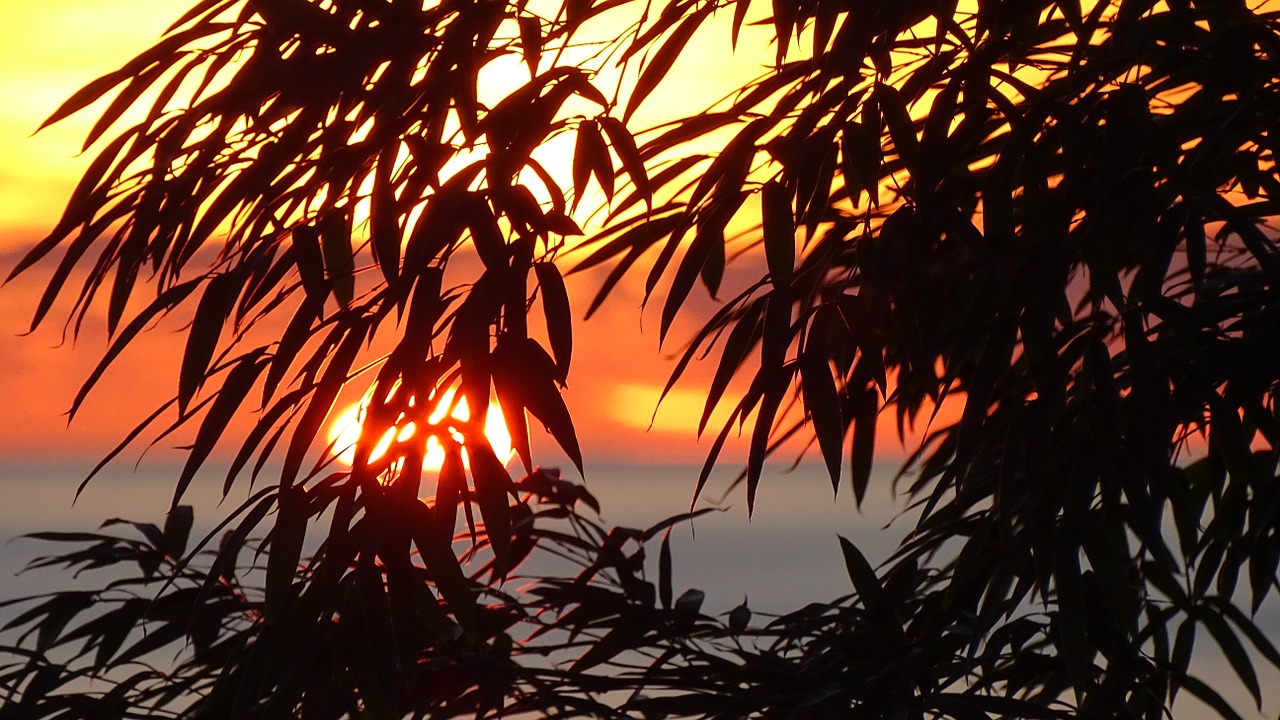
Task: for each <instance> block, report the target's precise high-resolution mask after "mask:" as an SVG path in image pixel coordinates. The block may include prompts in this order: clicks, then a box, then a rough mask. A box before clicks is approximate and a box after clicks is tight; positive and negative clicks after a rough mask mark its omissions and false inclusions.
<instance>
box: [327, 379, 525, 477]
mask: <svg viewBox="0 0 1280 720" xmlns="http://www.w3.org/2000/svg"><path fill="white" fill-rule="evenodd" d="M393 392H394V391H393ZM368 400H369V399H368V398H367V397H366V398H365V399H364V400H361V401H360V402H358V403H355V404H353V405H351V406H350V407H348V408H347V409H346V410H344V411H342V413H340V414H339V415H338V417H337V419H336V420H335V421H334V422H333V425H331V426H330V428H329V442H331V443H333V448H334V450H335V451H336V452H337V453H338V459H339V460H341V461H342V462H343V463H345V464H346V465H351V464H352V463H353V462H355V454H356V442H357V441H358V440H359V439H360V435H361V433H362V432H375V430H373V429H372V428H365V427H364V420H365V415H366V409H367V407H368ZM409 404H410V405H412V404H413V400H412V399H411V400H410V401H409ZM446 416H447V417H448V418H452V419H454V420H457V421H458V423H459V425H461V424H462V423H466V422H469V421H470V420H471V408H470V407H468V406H467V399H466V398H458V399H457V401H456V402H455V400H454V389H453V388H449V389H448V390H445V391H444V392H442V393H440V397H439V399H438V401H437V402H436V406H435V408H434V409H433V410H432V411H431V414H430V415H428V416H427V422H429V423H431V424H432V425H440V424H444V425H445V427H446V428H447V430H448V432H449V433H450V434H451V435H452V436H453V439H454V440H456V441H457V442H459V443H461V442H463V432H462V428H460V427H457V426H454V425H451V424H447V423H444V421H445V420H446ZM417 431H418V428H417V426H416V424H415V423H414V422H413V421H412V420H409V421H406V419H405V418H404V416H403V415H401V416H400V418H398V419H397V421H396V423H395V424H394V425H392V426H391V427H389V428H386V429H385V430H383V432H382V435H381V436H380V437H379V438H378V442H377V444H375V445H374V448H373V451H372V452H371V453H370V455H369V460H370V461H371V462H372V461H376V460H379V459H381V458H382V457H384V456H385V455H386V454H387V452H388V451H389V450H391V445H392V443H393V442H400V443H404V442H408V441H409V440H410V439H411V438H413V437H414V435H416V434H417ZM484 435H485V437H486V438H488V440H489V446H490V447H492V448H493V453H494V454H495V455H497V456H498V458H499V459H502V460H507V459H509V458H510V457H511V455H512V452H513V451H512V445H511V434H510V433H509V432H508V431H507V425H506V421H505V420H503V417H502V410H501V409H500V408H499V407H498V405H497V403H494V402H490V403H489V411H488V413H487V414H486V415H485V420H484ZM444 455H445V453H444V446H443V445H442V444H441V443H440V439H439V437H437V436H436V435H434V434H433V435H428V436H427V441H426V453H425V455H424V457H423V460H422V467H423V468H424V469H426V470H439V469H440V467H441V466H442V465H443V464H444ZM462 462H463V464H464V465H465V464H468V461H467V451H466V450H463V451H462Z"/></svg>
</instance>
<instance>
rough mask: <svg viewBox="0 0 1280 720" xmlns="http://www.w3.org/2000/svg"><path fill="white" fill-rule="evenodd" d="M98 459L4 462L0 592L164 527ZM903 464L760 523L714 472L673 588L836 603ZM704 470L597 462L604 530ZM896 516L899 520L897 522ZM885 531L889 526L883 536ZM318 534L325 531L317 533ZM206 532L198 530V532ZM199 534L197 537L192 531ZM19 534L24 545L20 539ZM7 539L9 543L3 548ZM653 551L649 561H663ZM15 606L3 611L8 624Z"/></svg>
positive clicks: (1240, 696) (1228, 692) (766, 501)
mask: <svg viewBox="0 0 1280 720" xmlns="http://www.w3.org/2000/svg"><path fill="white" fill-rule="evenodd" d="M91 466H92V462H67V463H63V464H34V463H26V464H15V463H10V464H0V542H3V543H4V544H0V597H4V598H9V597H15V596H18V595H25V594H31V593H38V592H44V591H48V590H51V589H55V588H59V587H65V586H66V585H67V583H69V582H70V579H69V578H67V577H65V576H64V575H63V574H60V573H57V572H49V571H37V572H31V573H21V574H18V571H19V570H20V569H21V568H22V567H23V565H25V564H26V563H27V562H29V561H30V560H31V559H32V558H34V557H36V556H38V555H41V554H45V553H47V552H49V551H50V550H51V549H54V548H52V547H51V546H48V545H47V544H45V543H40V542H35V541H32V540H29V539H22V538H18V536H20V535H22V534H23V533H28V532H35V531H39V530H88V529H92V528H95V527H97V525H98V524H99V523H101V522H102V521H103V520H104V519H106V518H110V517H124V518H127V519H130V520H138V521H149V522H156V523H157V524H159V523H161V522H162V521H163V513H164V510H165V509H166V508H167V507H168V504H169V501H170V498H171V496H172V492H173V486H172V484H173V480H174V478H176V475H177V468H176V467H172V466H164V465H157V464H154V463H153V464H143V465H142V466H141V468H139V469H138V470H137V471H136V472H135V471H133V470H132V468H130V467H129V465H128V464H126V463H120V464H119V465H118V466H115V467H113V468H111V469H109V470H108V471H107V472H105V473H104V474H103V475H102V476H100V477H99V478H96V479H95V480H94V481H93V483H91V484H90V485H89V487H88V488H87V489H86V490H85V491H84V493H83V494H82V495H81V497H80V498H79V500H78V501H77V502H75V504H74V505H73V504H72V498H73V495H74V492H75V488H76V485H78V484H79V481H80V479H81V478H82V477H83V475H84V473H85V472H86V471H87V469H88V468H89V467H91ZM895 470H896V466H893V465H887V464H886V465H883V466H878V467H877V468H876V473H875V477H873V481H872V488H871V492H870V496H869V498H868V500H867V502H866V503H865V504H864V506H863V508H862V510H861V511H858V510H857V509H856V508H855V507H854V503H853V498H852V496H851V493H849V492H848V489H847V487H846V488H842V492H841V494H840V496H839V497H837V498H833V497H832V493H831V485H830V483H829V481H828V480H827V479H826V477H825V472H824V471H823V470H822V469H821V468H819V467H817V466H801V467H799V468H797V469H796V470H794V471H791V472H785V471H784V469H783V468H773V469H771V470H769V471H767V472H766V477H765V479H764V481H763V482H762V484H761V487H760V491H759V495H758V499H757V504H756V511H755V514H754V517H752V518H750V519H748V518H747V512H746V499H745V495H744V492H743V490H742V489H741V488H737V489H735V490H733V491H732V492H730V493H729V494H728V496H727V497H725V498H724V500H723V502H721V503H718V504H717V503H714V502H711V501H713V500H715V499H717V498H719V497H720V496H721V495H722V494H724V493H725V491H726V488H727V486H728V482H729V481H731V480H732V479H733V477H734V475H735V474H736V471H735V470H733V469H731V468H728V467H726V469H725V470H724V471H723V472H722V473H719V474H717V475H716V476H713V479H712V481H711V482H710V483H709V485H708V488H707V489H706V490H705V491H704V493H703V495H704V499H703V500H702V501H700V502H699V506H709V505H718V506H719V507H723V508H724V511H723V512H715V513H710V514H708V515H705V516H703V517H701V518H699V519H698V520H696V521H695V522H694V523H693V524H692V525H690V524H689V523H683V524H681V525H679V526H678V527H677V528H676V529H675V531H674V532H673V534H672V549H673V557H674V586H675V593H676V594H677V595H678V594H679V593H681V592H682V591H683V590H684V589H687V588H698V589H700V590H703V591H704V592H706V594H707V600H706V604H705V606H704V608H705V609H706V610H708V611H710V612H722V611H725V610H728V609H729V608H731V607H733V606H734V605H737V604H738V603H739V602H741V601H742V599H743V597H744V596H746V597H748V598H749V599H750V605H751V607H752V609H753V610H756V611H763V612H786V611H788V610H793V609H796V608H798V607H800V606H802V605H804V604H805V603H807V602H810V601H814V600H829V599H832V598H834V597H837V596H839V595H844V594H846V593H848V592H849V591H850V585H849V581H848V578H847V576H846V574H845V570H844V564H843V560H842V558H841V555H840V550H839V546H838V544H837V540H836V536H837V535H843V536H845V537H847V538H849V539H850V540H852V541H853V542H854V543H855V544H857V545H858V546H859V547H860V548H861V549H862V551H863V553H864V554H865V555H866V556H867V558H868V559H869V560H870V561H871V562H872V564H876V563H878V562H880V561H882V560H884V559H885V558H887V557H888V556H889V555H890V554H891V552H892V550H893V547H894V544H895V543H896V541H897V540H898V539H899V538H900V537H901V536H902V534H903V533H905V531H906V530H905V529H906V528H907V527H908V526H909V523H910V519H909V518H907V517H901V518H898V517H897V516H898V515H899V514H900V513H901V512H902V510H903V503H902V502H901V501H895V500H894V499H893V498H892V496H891V494H890V492H889V483H890V481H891V480H892V478H893V473H894V471H895ZM697 471H698V468H697V467H696V466H688V465H669V466H663V465H646V466H640V465H610V464H605V463H595V464H593V465H590V466H588V480H587V486H588V488H589V489H590V490H591V491H592V492H593V493H594V494H595V495H596V496H597V497H598V498H599V499H600V501H601V505H602V513H601V516H602V518H601V519H602V521H603V523H604V524H605V525H624V526H630V527H642V528H643V527H648V526H649V525H652V524H654V523H656V522H657V521H659V520H661V519H662V518H665V517H667V516H670V515H674V514H677V513H680V512H682V511H684V510H687V509H688V507H689V501H690V498H691V496H692V492H693V487H694V481H695V480H696V477H697ZM221 483H222V479H221V476H220V475H218V474H217V473H209V474H207V475H206V476H205V477H203V478H197V480H196V482H195V483H193V485H192V488H191V490H190V491H189V492H188V495H187V497H186V498H185V499H184V502H186V503H188V504H192V505H194V506H195V508H196V532H200V531H204V532H207V531H208V530H209V529H211V528H212V527H213V525H214V523H215V522H216V521H217V520H218V519H220V518H221V517H222V515H223V514H225V513H226V512H229V511H230V510H232V509H234V508H235V507H237V506H238V505H239V504H240V503H241V502H242V501H243V500H244V498H245V497H246V496H247V487H246V486H245V485H243V484H242V485H240V486H238V487H237V488H236V489H234V490H233V491H232V494H231V495H230V496H229V497H228V498H227V499H226V500H225V501H222V502H221V504H220V503H219V501H220V499H221V498H220V495H221ZM895 518H896V519H895ZM886 526H888V529H886ZM319 532H320V531H319V530H317V531H316V534H317V535H318V534H319ZM202 535H203V533H201V536H202ZM193 537H194V533H193ZM11 538H18V539H11ZM5 541H7V542H5ZM656 549H657V548H656V545H655V547H654V552H653V553H652V557H651V558H650V559H651V561H653V562H656V556H657V553H656ZM1277 605H1278V604H1277V603H1275V602H1272V603H1270V604H1269V605H1268V606H1267V607H1265V608H1264V609H1263V618H1262V621H1263V627H1264V630H1266V631H1267V632H1268V634H1269V635H1270V636H1271V637H1272V638H1273V640H1276V641H1280V608H1278V607H1277ZM9 617H12V610H10V609H0V624H2V622H3V621H4V620H6V619H7V618H9ZM1198 640H1199V641H1198V642H1197V645H1196V651H1197V663H1198V665H1199V667H1200V668H1201V669H1202V672H1203V674H1204V675H1205V676H1206V679H1208V680H1210V681H1211V683H1212V684H1213V685H1214V686H1215V687H1216V688H1218V689H1219V691H1220V692H1222V693H1223V694H1224V695H1225V696H1227V697H1228V698H1229V699H1230V700H1231V701H1232V703H1233V705H1235V706H1236V708H1237V709H1238V710H1240V711H1241V712H1242V714H1243V715H1244V717H1246V718H1250V719H1252V718H1261V717H1270V718H1275V717H1276V713H1277V711H1278V710H1280V702H1278V701H1280V690H1272V691H1271V692H1267V689H1268V688H1280V676H1278V675H1277V674H1276V673H1274V672H1270V673H1268V672H1263V673H1262V674H1261V677H1260V679H1261V681H1262V685H1263V688H1264V693H1267V694H1266V697H1265V699H1266V701H1267V704H1266V706H1264V707H1265V710H1266V712H1265V713H1264V714H1258V713H1257V712H1256V711H1255V710H1253V708H1252V703H1251V701H1250V700H1249V699H1248V697H1247V694H1246V693H1244V691H1243V690H1242V689H1240V688H1239V683H1238V681H1236V680H1235V679H1234V675H1233V674H1232V673H1231V670H1230V668H1229V667H1228V666H1227V665H1226V663H1225V662H1224V661H1223V660H1222V658H1221V656H1220V654H1219V653H1218V652H1217V648H1216V646H1214V645H1213V643H1212V642H1211V641H1210V640H1209V639H1208V637H1207V636H1206V637H1203V638H1199V639H1198ZM1182 698H1183V699H1180V700H1179V703H1178V705H1177V707H1176V710H1177V712H1176V713H1175V717H1176V718H1178V720H1182V719H1183V718H1190V719H1192V720H1195V719H1196V718H1199V717H1205V714H1204V712H1203V708H1201V707H1200V706H1199V704H1198V703H1197V702H1196V701H1195V700H1194V699H1190V698H1189V695H1187V694H1186V693H1183V695H1182Z"/></svg>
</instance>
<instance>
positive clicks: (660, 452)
mask: <svg viewBox="0 0 1280 720" xmlns="http://www.w3.org/2000/svg"><path fill="white" fill-rule="evenodd" d="M177 8H178V6H177V5H174V4H173V3H172V2H168V1H166V0H113V2H110V3H104V2H101V1H100V0H43V1H42V2H39V3H15V4H13V7H11V8H6V24H5V26H4V27H3V28H0V97H3V98H4V99H5V101H4V103H3V104H0V269H2V270H3V272H4V273H5V274H7V269H8V268H9V267H12V265H13V263H14V262H15V261H16V259H17V258H18V257H20V252H21V249H22V248H23V247H25V246H28V245H30V244H31V243H32V242H35V241H36V240H38V239H39V237H40V235H41V233H42V231H43V230H44V229H46V228H48V227H49V226H50V225H51V224H52V222H53V221H54V219H55V218H56V215H57V213H58V212H59V211H60V209H61V207H62V202H63V201H64V199H65V197H66V196H67V195H68V193H69V192H70V189H71V187H72V186H73V184H74V182H75V180H76V178H77V175H78V173H79V172H80V171H81V169H82V168H83V167H84V166H85V165H86V163H87V162H88V159H89V155H91V154H92V151H91V152H90V153H89V154H88V155H86V156H84V157H80V156H77V155H76V151H77V150H78V148H79V147H80V143H81V139H82V138H83V135H84V133H85V131H86V129H87V127H88V125H89V123H90V122H91V120H92V118H93V115H94V112H93V110H94V108H90V110H89V112H87V113H82V114H81V115H78V116H75V117H73V118H72V119H71V120H69V121H65V122H63V123H61V124H59V125H56V126H54V127H53V128H50V129H47V130H45V131H42V132H41V133H39V134H38V135H36V136H34V137H31V133H32V131H33V130H34V129H35V128H36V127H37V126H38V125H39V123H40V122H41V120H43V118H44V117H46V116H47V115H48V114H49V113H50V112H51V111H52V110H53V108H55V107H56V106H57V105H58V103H59V102H60V101H61V100H62V99H63V98H65V97H66V96H67V95H69V94H70V93H71V92H73V91H74V90H76V89H77V88H78V87H80V86H81V85H82V84H83V83H85V82H87V81H89V80H91V79H93V78H94V77H96V76H97V75H99V74H101V73H102V72H105V71H108V70H110V69H113V68H114V67H116V66H118V65H119V64H120V63H122V62H124V61H125V60H127V59H128V58H129V57H131V56H132V54H133V53H135V52H136V51H138V50H140V49H142V48H144V47H145V46H146V45H147V44H148V43H149V42H151V41H152V40H154V39H155V38H156V37H157V36H158V35H159V33H160V32H161V31H162V30H163V28H164V27H165V26H166V25H167V24H168V21H169V19H170V16H171V15H172V13H175V12H177ZM711 34H714V33H711ZM720 35H721V36H724V35H727V33H720ZM700 37H701V36H700ZM693 47H695V48H696V49H697V50H698V51H699V55H698V56H696V57H691V58H690V59H689V62H690V65H691V66H694V67H696V70H694V71H681V69H680V66H677V68H676V71H674V72H673V73H672V77H673V78H675V79H676V82H677V83H680V86H679V87H676V88H672V89H670V90H669V91H668V94H667V95H666V97H678V98H698V101H699V102H702V101H703V100H710V99H714V98H716V97H719V96H720V95H722V94H723V93H724V92H725V90H727V89H729V88H731V87H733V86H735V85H736V84H738V83H740V82H742V81H743V80H745V79H746V78H748V77H750V76H751V75H753V74H755V73H757V72H758V71H759V69H760V65H759V63H755V62H751V61H750V60H749V58H746V57H744V53H743V51H742V48H740V51H739V54H738V56H737V57H735V56H733V55H732V54H730V53H729V51H728V45H727V41H726V42H724V43H715V42H696V43H694V45H693ZM661 97H662V95H661V93H660V94H659V95H655V96H654V97H652V98H650V100H649V101H648V102H647V103H646V109H648V110H649V112H650V113H660V112H661V110H662V107H661V106H662V102H661ZM99 109H100V107H99ZM650 117H654V116H652V115H651V116H650ZM642 122H643V120H642ZM746 272H747V273H748V274H752V273H755V272H756V271H754V270H747V271H746ZM44 277H46V274H45V273H42V272H40V271H39V268H37V271H36V272H33V273H29V274H28V275H27V276H24V277H22V278H20V279H19V280H17V281H15V282H13V283H10V284H9V285H8V286H6V287H4V288H3V289H0V358H3V367H4V370H5V372H4V373H3V374H2V375H0V397H3V398H4V400H5V405H6V406H7V407H9V408H20V409H21V412H20V414H16V413H14V412H13V411H10V412H9V413H8V414H7V416H5V417H4V418H3V419H0V460H5V459H21V458H32V457H50V456H65V455H67V454H68V448H73V450H71V451H70V453H71V454H77V455H79V454H86V455H97V454H100V453H101V452H103V451H104V450H105V449H108V448H109V447H111V445H112V444H113V443H114V441H116V440H117V439H119V438H120V437H122V435H123V434H124V433H125V432H127V431H128V430H129V429H130V428H132V427H133V424H134V423H135V422H136V421H137V420H139V419H141V418H142V417H144V416H145V415H146V414H147V413H148V412H150V410H151V409H153V408H154V407H155V406H156V405H157V404H158V403H160V402H162V401H163V400H164V399H166V398H167V397H169V395H170V394H171V393H172V392H173V390H174V388H175V384H176V372H177V365H178V353H180V351H181V343H180V338H179V337H178V336H176V335H174V334H173V332H172V331H173V330H176V329H177V328H178V327H179V326H180V324H179V323H176V322H175V323H169V324H167V325H162V326H161V327H160V328H159V329H158V330H156V331H153V332H151V333H149V334H147V336H146V337H144V338H142V339H141V341H140V342H139V343H137V347H135V348H133V349H132V350H131V351H130V352H128V353H126V354H125V355H124V356H123V357H122V358H121V359H120V360H119V361H118V363H117V366H116V367H115V368H114V369H113V370H112V371H111V372H110V373H108V375H107V376H106V378H105V380H104V382H103V383H102V384H100V386H99V388H98V390H96V391H95V394H94V395H93V396H91V399H90V401H89V403H88V404H87V405H86V406H85V409H84V410H83V411H82V412H81V414H80V415H79V416H78V417H77V418H76V421H75V423H74V424H73V425H72V426H71V428H70V429H67V427H66V423H65V418H64V417H62V413H63V412H64V411H65V410H66V409H67V408H68V407H69V405H70V402H71V398H72V397H73V396H74V394H75V390H76V388H77V386H78V383H79V382H80V381H81V380H82V379H83V378H84V377H85V376H86V375H87V374H88V373H89V371H90V369H91V368H92V366H93V365H94V363H96V361H97V359H98V357H99V356H100V354H101V352H102V350H103V349H104V347H105V341H104V339H103V337H102V333H101V332H100V330H99V328H98V327H96V326H95V327H93V328H91V329H90V330H89V331H87V332H86V333H84V334H83V335H82V337H81V338H80V340H79V342H77V343H76V345H75V347H74V348H73V347H71V345H70V343H68V344H67V345H66V346H63V347H59V348H57V349H54V346H55V345H58V344H59V342H60V327H59V325H60V323H59V322H58V320H60V318H59V317H58V315H57V312H56V311H55V313H54V314H53V316H52V317H53V319H54V322H52V323H49V325H48V326H47V327H45V328H42V329H41V331H40V332H38V333H37V334H36V335H34V336H29V337H18V336H17V335H18V333H20V332H22V331H23V330H24V329H25V327H26V322H27V319H28V318H29V317H30V312H31V309H32V308H33V307H34V304H35V300H36V298H37V296H38V292H39V290H40V282H41V281H42V280H43V279H44ZM641 278H642V275H637V276H636V277H635V278H633V279H632V280H633V282H632V283H631V284H630V285H628V284H627V283H625V282H624V283H623V285H622V286H620V287H619V289H618V290H617V291H616V292H615V297H613V299H612V300H611V301H610V302H609V303H606V305H605V308H604V310H603V311H602V312H600V313H598V314H597V316H596V317H595V318H593V319H592V320H591V321H590V322H588V323H585V324H583V325H581V326H580V327H579V328H578V329H577V333H578V334H577V343H576V347H575V358H574V363H573V367H574V369H573V372H572V374H571V375H570V387H569V390H568V393H567V394H568V402H569V404H570V409H571V411H572V412H573V413H574V417H575V420H576V424H577V427H578V432H579V435H580V438H581V440H582V444H583V447H584V450H585V452H586V454H587V456H588V457H589V458H598V459H603V460H634V461H653V460H655V459H656V458H661V459H662V460H663V461H665V462H672V461H684V462H694V461H698V460H700V459H701V458H702V456H703V453H704V452H705V448H706V447H707V446H708V444H709V442H707V441H704V442H701V443H698V442H697V441H696V440H695V438H694V429H695V428H696V423H697V418H698V415H699V414H700V410H701V406H702V400H703V397H704V396H703V394H702V392H701V388H702V387H704V386H705V383H706V380H705V378H706V377H708V376H709V373H710V370H711V369H710V368H705V369H701V370H695V371H694V372H692V373H691V374H690V375H691V377H690V381H689V382H688V383H686V384H684V385H683V386H681V387H678V388H677V390H676V391H675V392H674V393H673V394H672V395H670V396H669V397H668V399H667V401H666V403H665V404H664V406H663V409H662V411H661V412H660V413H659V414H658V416H657V417H656V418H654V421H653V425H652V429H650V430H647V431H646V429H645V428H646V427H647V426H648V425H649V424H650V416H651V413H652V411H653V405H654V402H655V401H656V399H657V397H658V393H659V391H660V389H661V387H662V385H663V383H664V382H665V380H666V377H667V374H668V372H669V370H670V367H671V360H670V358H669V357H664V356H663V354H662V353H659V351H658V348H657V333H656V327H657V314H656V312H648V313H646V314H645V317H644V318H643V319H642V318H641V314H640V313H639V305H640V292H639V288H638V287H637V284H638V281H639V280H641ZM599 280H600V276H599V275H584V276H578V277H575V278H571V280H570V291H571V297H572V298H574V310H575V314H576V315H577V316H578V317H581V316H582V314H583V312H584V311H585V308H586V305H587V302H588V301H589V299H590V297H591V295H592V293H593V291H594V289H595V287H597V286H598V283H599ZM703 298H705V293H704V294H703ZM699 304H701V305H702V307H704V308H712V307H714V306H713V305H711V304H710V301H709V300H705V299H704V300H703V301H701V302H700V303H699ZM654 310H655V311H656V308H654ZM696 320H697V311H696V310H695V311H694V312H691V313H686V314H685V316H684V317H683V322H682V324H681V323H678V324H677V328H676V330H675V331H674V332H673V334H672V337H673V338H675V341H674V342H669V343H668V346H667V348H665V351H664V352H665V353H666V354H667V355H670V354H671V353H673V352H674V351H676V350H678V349H679V347H680V338H683V337H689V336H690V335H691V333H692V332H693V331H694V330H695V329H696V327H697V324H696ZM642 324H643V326H644V327H645V328H648V330H647V331H646V332H642V331H641V328H642ZM620 359H621V360H620ZM699 378H702V379H701V380H699ZM885 429H886V430H888V428H887V427H886V428H885ZM887 436H888V433H882V437H887ZM134 456H136V453H135V454H134V455H129V456H126V457H134Z"/></svg>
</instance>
